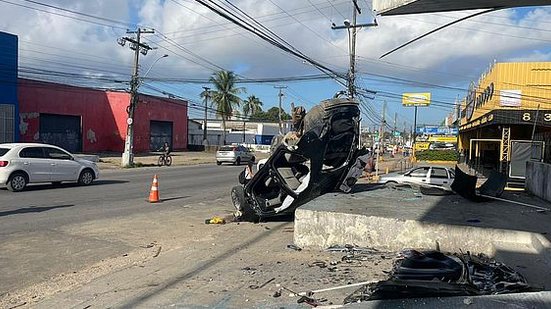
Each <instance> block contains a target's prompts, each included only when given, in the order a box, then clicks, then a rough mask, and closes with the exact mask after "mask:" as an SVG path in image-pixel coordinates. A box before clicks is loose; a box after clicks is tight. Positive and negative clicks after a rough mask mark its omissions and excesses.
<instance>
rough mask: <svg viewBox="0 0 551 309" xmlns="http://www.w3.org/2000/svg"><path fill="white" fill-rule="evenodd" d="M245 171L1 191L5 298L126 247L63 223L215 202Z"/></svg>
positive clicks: (138, 173)
mask: <svg viewBox="0 0 551 309" xmlns="http://www.w3.org/2000/svg"><path fill="white" fill-rule="evenodd" d="M242 168H243V167H236V166H229V165H223V166H215V165H199V166H188V167H163V168H140V169H127V170H109V171H104V172H102V174H101V175H100V179H98V180H96V181H95V182H94V184H92V185H90V186H87V187H81V186H77V185H76V184H63V185H61V186H58V187H54V186H52V185H33V186H30V187H29V188H28V189H27V190H26V191H24V192H20V193H12V192H9V191H7V189H5V188H0V270H2V276H1V277H2V280H0V296H2V294H4V293H6V292H7V291H9V290H13V289H15V288H20V287H24V286H25V285H28V284H31V283H35V282H37V281H40V280H43V279H44V278H47V277H48V276H51V275H54V274H56V273H59V272H63V271H66V270H67V269H68V268H71V267H73V268H78V267H79V266H82V265H83V264H85V263H93V262H95V261H97V260H99V259H102V258H104V257H106V256H109V255H112V254H116V253H117V252H118V250H121V251H122V250H125V248H124V246H123V245H117V244H112V243H108V242H105V241H103V240H101V239H92V238H89V239H88V238H78V237H75V236H73V235H68V234H67V233H64V232H63V227H64V226H65V225H74V224H75V223H77V224H86V222H88V221H93V220H98V219H104V218H110V219H112V218H124V217H126V216H129V215H135V214H136V213H150V212H155V213H159V212H163V211H166V210H170V209H174V208H178V207H183V206H184V205H186V204H189V203H194V202H198V201H208V200H215V199H217V198H220V197H224V196H227V194H228V193H229V191H230V188H231V187H232V186H233V185H235V184H236V183H237V174H238V173H239V171H240V170H241V169H242ZM155 174H157V175H158V177H159V187H160V198H161V201H162V203H160V204H149V203H147V202H146V199H147V198H148V196H149V190H150V188H151V182H152V178H153V175H155Z"/></svg>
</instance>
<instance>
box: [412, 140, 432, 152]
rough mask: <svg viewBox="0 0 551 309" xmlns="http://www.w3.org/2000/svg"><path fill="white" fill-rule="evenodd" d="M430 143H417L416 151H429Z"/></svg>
mask: <svg viewBox="0 0 551 309" xmlns="http://www.w3.org/2000/svg"><path fill="white" fill-rule="evenodd" d="M429 146H430V143H429V142H417V143H415V151H422V150H427V149H429Z"/></svg>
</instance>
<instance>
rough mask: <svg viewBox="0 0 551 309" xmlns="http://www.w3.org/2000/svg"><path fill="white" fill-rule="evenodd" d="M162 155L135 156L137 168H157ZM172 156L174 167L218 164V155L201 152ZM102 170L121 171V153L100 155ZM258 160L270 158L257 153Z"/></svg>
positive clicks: (180, 152)
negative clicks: (216, 157)
mask: <svg viewBox="0 0 551 309" xmlns="http://www.w3.org/2000/svg"><path fill="white" fill-rule="evenodd" d="M160 155H161V154H160V153H157V152H151V153H140V154H135V155H134V163H136V165H137V166H157V160H158V159H159V156H160ZM170 155H171V156H172V165H173V166H174V165H180V166H184V165H197V164H214V163H216V159H215V156H216V153H214V152H202V151H201V152H200V151H175V152H172V153H171V154H170ZM98 156H99V158H100V159H99V162H98V166H99V168H100V169H102V170H103V169H119V168H121V154H120V153H103V154H98ZM255 157H256V159H257V160H260V159H264V158H267V157H268V154H265V153H260V152H258V153H255Z"/></svg>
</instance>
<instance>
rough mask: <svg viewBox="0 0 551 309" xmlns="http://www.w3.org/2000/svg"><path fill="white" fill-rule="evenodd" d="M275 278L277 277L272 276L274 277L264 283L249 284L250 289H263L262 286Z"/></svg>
mask: <svg viewBox="0 0 551 309" xmlns="http://www.w3.org/2000/svg"><path fill="white" fill-rule="evenodd" d="M275 279H276V278H272V279H270V280H268V281H266V282H264V283H263V284H261V285H256V284H252V285H249V289H251V290H258V289H261V288H263V287H265V286H267V285H268V284H269V283H270V282H272V281H274V280H275Z"/></svg>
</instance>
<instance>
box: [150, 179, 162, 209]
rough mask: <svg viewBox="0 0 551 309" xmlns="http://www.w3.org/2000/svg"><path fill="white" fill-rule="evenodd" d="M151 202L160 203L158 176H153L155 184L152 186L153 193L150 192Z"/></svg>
mask: <svg viewBox="0 0 551 309" xmlns="http://www.w3.org/2000/svg"><path fill="white" fill-rule="evenodd" d="M149 202H150V203H158V202H160V200H159V180H158V179H157V175H155V176H153V183H152V184H151V191H150V192H149Z"/></svg>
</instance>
